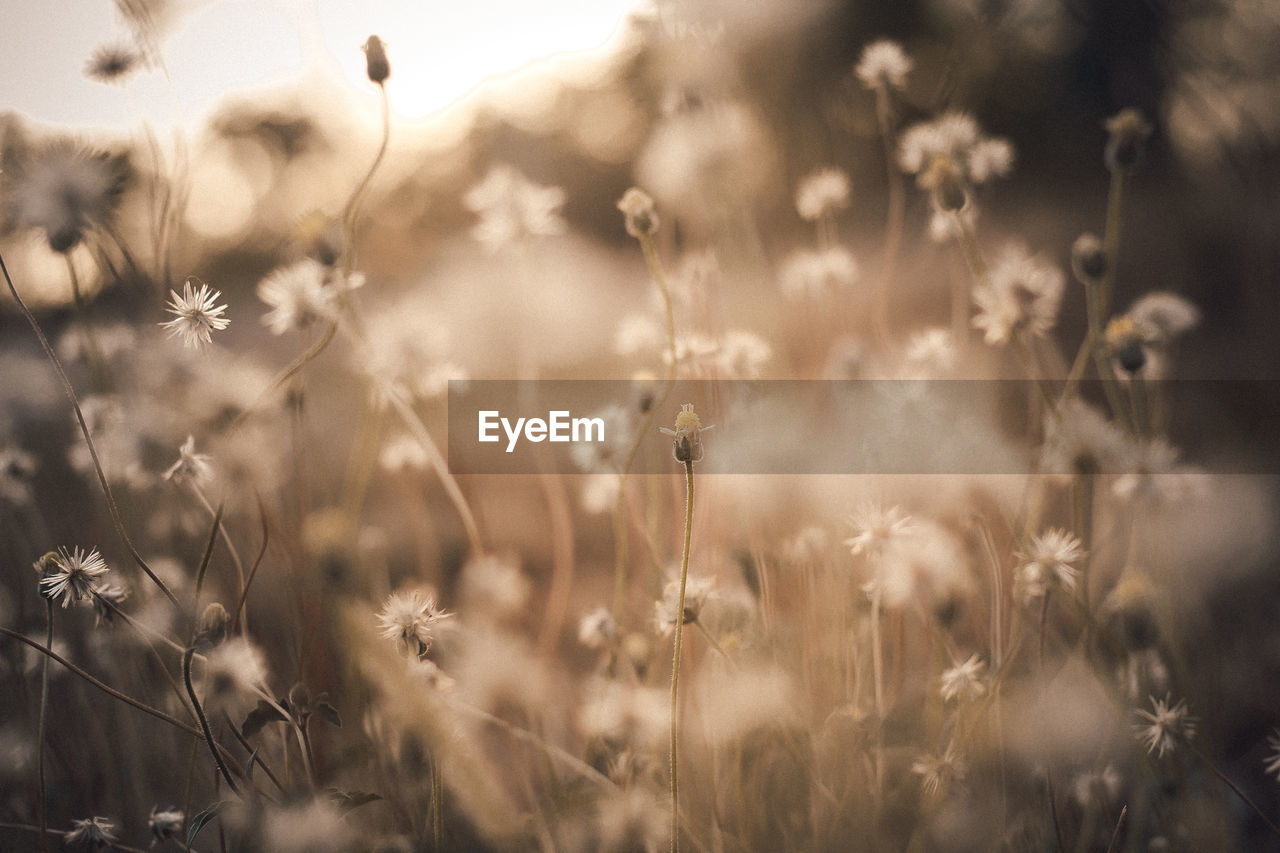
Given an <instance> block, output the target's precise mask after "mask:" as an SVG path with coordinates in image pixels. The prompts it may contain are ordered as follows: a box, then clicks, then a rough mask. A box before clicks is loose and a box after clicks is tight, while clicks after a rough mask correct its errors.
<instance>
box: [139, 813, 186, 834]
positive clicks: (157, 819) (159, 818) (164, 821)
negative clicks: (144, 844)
mask: <svg viewBox="0 0 1280 853" xmlns="http://www.w3.org/2000/svg"><path fill="white" fill-rule="evenodd" d="M156 809H157V807H156V806H152V807H151V816H150V818H149V819H148V820H147V823H148V825H149V826H150V827H151V834H152V835H154V836H155V837H156V840H157V841H164V840H165V839H167V838H176V837H177V836H178V833H180V832H182V821H183V817H184V816H183V814H182V812H180V811H178V810H177V809H175V808H173V807H172V806H170V807H169V808H167V809H165V810H164V811H157V810H156Z"/></svg>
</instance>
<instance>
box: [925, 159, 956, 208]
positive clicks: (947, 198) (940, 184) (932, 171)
mask: <svg viewBox="0 0 1280 853" xmlns="http://www.w3.org/2000/svg"><path fill="white" fill-rule="evenodd" d="M918 181H919V184H920V186H921V187H923V188H924V189H927V190H932V191H933V199H934V202H935V203H936V204H937V205H938V208H939V209H940V210H944V211H946V212H948V213H956V212H958V211H960V210H962V209H963V208H964V206H965V204H966V203H967V202H968V200H969V194H968V191H967V190H966V189H965V186H964V171H963V170H962V169H961V168H960V166H959V164H957V163H956V162H955V161H954V160H952V159H951V158H950V157H946V156H943V155H937V156H935V157H934V158H933V159H932V160H930V161H929V165H928V167H927V168H926V169H925V170H924V171H923V172H921V173H920V177H919V179H918Z"/></svg>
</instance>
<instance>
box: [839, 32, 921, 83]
mask: <svg viewBox="0 0 1280 853" xmlns="http://www.w3.org/2000/svg"><path fill="white" fill-rule="evenodd" d="M912 65H913V63H912V61H911V57H909V56H907V54H906V53H905V52H904V51H903V50H902V45H900V44H898V43H897V42H896V41H890V40H889V39H880V40H879V41H874V42H872V43H871V44H869V45H867V46H866V47H864V48H863V49H862V56H861V58H859V59H858V64H857V65H856V66H854V69H853V73H854V74H856V75H857V77H858V80H860V81H861V82H862V85H863V86H866V87H867V88H868V89H878V88H880V87H885V88H887V89H904V88H906V85H907V74H909V73H910V72H911V68H912Z"/></svg>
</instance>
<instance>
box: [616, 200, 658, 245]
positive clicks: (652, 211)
mask: <svg viewBox="0 0 1280 853" xmlns="http://www.w3.org/2000/svg"><path fill="white" fill-rule="evenodd" d="M618 210H621V211H622V216H623V220H624V222H625V224H626V228H627V233H628V234H630V235H631V236H632V237H635V238H636V239H640V238H641V237H652V236H653V235H654V234H656V233H658V225H659V219H658V209H657V207H656V206H655V205H654V203H653V199H652V198H650V196H649V194H648V193H647V192H645V191H644V190H642V189H640V188H639V187H632V188H631V189H629V190H627V191H626V192H625V193H623V194H622V198H621V199H620V200H619V201H618Z"/></svg>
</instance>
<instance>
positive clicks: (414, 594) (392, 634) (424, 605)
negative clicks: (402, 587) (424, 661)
mask: <svg viewBox="0 0 1280 853" xmlns="http://www.w3.org/2000/svg"><path fill="white" fill-rule="evenodd" d="M451 615H453V614H451V613H446V612H444V611H443V610H441V609H439V608H438V607H437V606H436V600H435V598H434V596H431V595H429V594H426V593H424V592H422V591H421V590H416V589H411V590H406V591H402V592H397V593H393V594H392V595H391V596H390V597H388V598H387V600H386V602H385V603H384V604H383V605H382V610H380V611H379V612H378V626H379V627H380V628H381V629H382V636H383V637H384V638H386V639H388V640H394V641H395V643H396V646H397V647H398V648H399V649H400V651H401V653H402V654H408V655H412V656H413V657H422V656H423V655H425V654H426V653H427V652H428V651H430V649H431V644H432V643H433V642H434V641H435V627H436V624H437V623H438V622H439V621H440V620H441V619H447V618H448V617H449V616H451Z"/></svg>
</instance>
